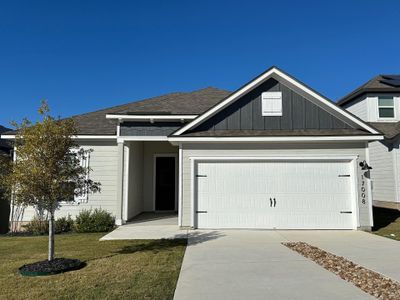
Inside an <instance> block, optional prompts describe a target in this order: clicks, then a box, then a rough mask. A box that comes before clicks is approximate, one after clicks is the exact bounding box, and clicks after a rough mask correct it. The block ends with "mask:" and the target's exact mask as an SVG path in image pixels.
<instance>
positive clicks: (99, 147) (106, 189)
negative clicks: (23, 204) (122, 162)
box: [22, 141, 118, 221]
mask: <svg viewBox="0 0 400 300" xmlns="http://www.w3.org/2000/svg"><path fill="white" fill-rule="evenodd" d="M80 147H82V148H84V149H93V152H91V153H90V161H89V167H90V168H92V171H91V172H90V175H89V177H90V179H92V180H93V181H98V182H100V183H101V192H99V193H95V194H89V196H88V200H87V202H85V203H80V204H73V203H66V204H62V205H61V207H60V209H58V210H56V214H55V216H56V219H58V218H61V217H67V216H68V215H70V216H71V217H73V218H74V217H75V216H76V215H77V214H78V213H79V212H80V211H82V210H83V209H95V208H102V209H105V210H107V211H109V212H110V213H111V214H113V215H116V213H117V166H118V151H117V143H116V141H115V142H110V141H104V142H97V141H91V142H90V144H89V143H83V142H81V143H80ZM34 215H35V210H34V209H33V208H32V207H27V208H26V209H25V212H24V216H23V219H22V221H30V220H32V218H33V217H34Z"/></svg>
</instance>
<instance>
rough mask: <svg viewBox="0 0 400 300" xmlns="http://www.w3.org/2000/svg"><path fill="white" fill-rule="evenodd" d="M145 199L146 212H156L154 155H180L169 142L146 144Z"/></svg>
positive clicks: (176, 148)
mask: <svg viewBox="0 0 400 300" xmlns="http://www.w3.org/2000/svg"><path fill="white" fill-rule="evenodd" d="M143 151H144V157H143V159H144V171H143V197H144V211H154V155H155V154H178V147H176V146H172V145H171V144H170V143H168V142H144V148H143Z"/></svg>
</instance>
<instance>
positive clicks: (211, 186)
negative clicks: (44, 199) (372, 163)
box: [195, 160, 355, 229]
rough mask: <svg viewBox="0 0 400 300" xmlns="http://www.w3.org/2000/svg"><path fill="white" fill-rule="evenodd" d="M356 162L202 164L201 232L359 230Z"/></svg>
mask: <svg viewBox="0 0 400 300" xmlns="http://www.w3.org/2000/svg"><path fill="white" fill-rule="evenodd" d="M350 165H351V164H350V163H349V162H343V161H223V160H218V161H209V162H198V163H197V166H196V169H195V174H196V179H195V180H196V182H197V184H196V194H197V197H196V203H195V206H196V204H197V206H196V207H195V222H196V224H197V227H198V228H271V229H272V228H276V229H351V228H354V216H353V214H355V211H353V209H354V208H353V206H352V204H353V200H352V199H353V197H354V196H353V195H352V183H351V182H352V180H353V178H351V177H350V174H351V172H350Z"/></svg>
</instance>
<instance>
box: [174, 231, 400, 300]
mask: <svg viewBox="0 0 400 300" xmlns="http://www.w3.org/2000/svg"><path fill="white" fill-rule="evenodd" d="M284 241H305V242H308V243H310V244H312V245H315V246H317V247H320V248H322V249H324V250H327V251H329V252H332V253H334V254H337V255H341V256H345V257H346V258H348V259H351V260H353V261H354V262H356V263H358V264H362V265H364V266H366V267H369V268H371V269H374V270H375V271H378V272H381V273H384V274H385V273H386V274H387V275H391V276H393V278H394V279H397V280H399V279H400V278H399V277H398V276H399V272H400V271H399V270H400V259H399V258H400V256H399V253H400V243H399V242H396V241H392V240H389V239H385V238H382V237H378V236H374V235H372V234H369V233H365V232H359V231H263V230H259V231H257V230H241V231H239V230H224V231H219V230H218V231H199V230H196V231H191V232H190V233H189V246H188V248H187V250H186V253H185V257H184V260H183V265H182V270H181V273H180V276H179V280H178V285H177V288H176V291H175V299H176V300H181V299H192V300H195V299H307V300H310V299H349V300H350V299H351V300H356V299H375V298H373V297H371V296H369V295H368V294H366V293H364V292H363V291H361V290H360V289H358V288H357V287H355V286H353V285H352V284H350V283H348V282H346V281H344V280H342V279H340V278H339V277H338V276H336V275H334V274H333V273H331V272H329V271H327V270H325V269H323V268H322V267H320V266H319V265H317V264H315V263H314V262H312V261H310V260H308V259H306V258H304V257H303V256H301V255H299V254H298V253H296V252H294V251H292V250H290V249H288V248H286V247H285V246H283V245H281V242H284ZM384 251H387V252H388V254H387V253H385V252H384ZM386 274H385V275H386Z"/></svg>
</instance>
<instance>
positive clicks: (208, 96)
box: [72, 87, 230, 135]
mask: <svg viewBox="0 0 400 300" xmlns="http://www.w3.org/2000/svg"><path fill="white" fill-rule="evenodd" d="M229 94H230V92H228V91H225V90H220V89H217V88H213V87H208V88H205V89H201V90H196V91H193V92H188V93H171V94H166V95H162V96H158V97H153V98H149V99H145V100H141V101H137V102H130V103H127V104H123V105H119V106H114V107H110V108H106V109H102V110H98V111H95V112H90V113H86V114H82V115H77V116H73V117H72V119H74V120H75V122H76V125H77V128H78V134H82V135H91V134H94V135H114V134H116V126H117V123H116V122H117V121H116V120H110V119H106V114H177V115H180V114H189V115H197V114H201V113H203V112H204V111H206V110H207V109H209V108H210V107H211V106H213V105H215V104H216V103H218V102H219V101H221V100H222V99H224V98H225V97H227V96H228V95H229Z"/></svg>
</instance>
